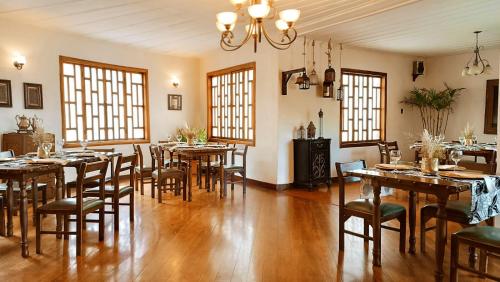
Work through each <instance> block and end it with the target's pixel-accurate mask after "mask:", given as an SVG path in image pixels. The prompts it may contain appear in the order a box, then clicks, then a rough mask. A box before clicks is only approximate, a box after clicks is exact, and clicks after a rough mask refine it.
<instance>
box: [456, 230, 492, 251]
mask: <svg viewBox="0 0 500 282" xmlns="http://www.w3.org/2000/svg"><path fill="white" fill-rule="evenodd" d="M455 235H456V236H458V237H459V238H463V239H468V240H472V241H475V242H477V243H482V244H484V245H487V246H492V247H496V248H499V247H500V228H496V227H493V226H474V227H468V228H465V229H462V230H460V231H458V232H456V233H455Z"/></svg>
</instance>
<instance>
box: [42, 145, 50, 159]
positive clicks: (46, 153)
mask: <svg viewBox="0 0 500 282" xmlns="http://www.w3.org/2000/svg"><path fill="white" fill-rule="evenodd" d="M51 149H52V143H49V142H44V143H42V150H43V151H44V152H45V156H47V158H48V157H49V156H50V150H51Z"/></svg>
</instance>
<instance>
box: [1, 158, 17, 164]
mask: <svg viewBox="0 0 500 282" xmlns="http://www.w3.org/2000/svg"><path fill="white" fill-rule="evenodd" d="M15 160H16V158H0V163H3V162H10V161H15Z"/></svg>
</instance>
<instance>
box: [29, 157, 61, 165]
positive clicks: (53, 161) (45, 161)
mask: <svg viewBox="0 0 500 282" xmlns="http://www.w3.org/2000/svg"><path fill="white" fill-rule="evenodd" d="M26 163H28V164H60V165H67V164H68V160H62V159H51V158H49V159H31V160H26Z"/></svg>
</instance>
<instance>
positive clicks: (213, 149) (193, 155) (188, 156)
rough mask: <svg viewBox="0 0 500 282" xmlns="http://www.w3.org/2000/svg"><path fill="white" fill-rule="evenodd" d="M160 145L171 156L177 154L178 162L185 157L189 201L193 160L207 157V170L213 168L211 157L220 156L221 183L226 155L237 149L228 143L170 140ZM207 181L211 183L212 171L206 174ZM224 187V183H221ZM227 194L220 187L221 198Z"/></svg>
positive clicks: (189, 197)
mask: <svg viewBox="0 0 500 282" xmlns="http://www.w3.org/2000/svg"><path fill="white" fill-rule="evenodd" d="M159 146H161V147H162V149H164V150H166V151H168V152H169V154H170V158H171V159H173V155H174V154H177V156H178V162H179V163H181V161H182V159H184V160H185V161H186V163H187V167H186V173H187V175H188V177H187V190H188V202H191V201H192V186H193V183H192V182H193V181H192V179H191V178H192V177H190V176H191V174H192V167H193V165H192V163H193V161H201V160H202V158H205V157H206V158H207V160H208V161H207V171H208V172H210V170H211V162H210V158H211V157H212V156H218V157H219V166H218V169H219V179H220V183H224V173H223V172H224V164H225V161H226V155H227V153H228V152H232V151H235V150H236V147H230V146H228V145H226V144H194V145H188V144H187V143H183V142H169V143H160V144H159ZM206 177H207V178H206V180H205V182H206V183H210V181H209V180H210V173H207V175H206ZM221 187H223V185H221ZM207 191H208V192H210V187H209V185H207ZM226 195H227V191H225V190H224V189H223V188H221V189H220V198H221V199H222V198H224V197H225V196H226Z"/></svg>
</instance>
